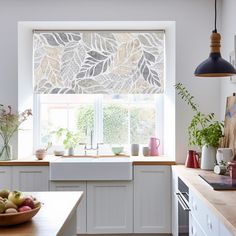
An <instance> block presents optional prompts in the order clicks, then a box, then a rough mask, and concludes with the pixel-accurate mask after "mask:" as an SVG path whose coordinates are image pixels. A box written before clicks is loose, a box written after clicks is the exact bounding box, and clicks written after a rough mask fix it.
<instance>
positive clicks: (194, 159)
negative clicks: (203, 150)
mask: <svg viewBox="0 0 236 236" xmlns="http://www.w3.org/2000/svg"><path fill="white" fill-rule="evenodd" d="M198 161H199V155H198V153H197V152H196V151H194V150H188V154H187V159H186V161H185V166H186V167H188V168H199V163H198Z"/></svg>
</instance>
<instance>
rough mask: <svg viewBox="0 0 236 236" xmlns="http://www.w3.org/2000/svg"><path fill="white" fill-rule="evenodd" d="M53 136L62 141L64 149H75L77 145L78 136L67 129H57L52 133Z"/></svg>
mask: <svg viewBox="0 0 236 236" xmlns="http://www.w3.org/2000/svg"><path fill="white" fill-rule="evenodd" d="M53 134H55V135H56V137H57V138H58V139H62V142H63V146H64V148H65V149H69V148H76V146H77V145H78V144H79V134H78V133H73V132H72V131H69V130H68V129H65V128H59V129H58V130H56V131H54V132H53Z"/></svg>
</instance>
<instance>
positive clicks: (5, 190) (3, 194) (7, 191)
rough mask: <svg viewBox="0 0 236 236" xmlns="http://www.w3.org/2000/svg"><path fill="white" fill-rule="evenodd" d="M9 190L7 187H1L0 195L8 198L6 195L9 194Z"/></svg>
mask: <svg viewBox="0 0 236 236" xmlns="http://www.w3.org/2000/svg"><path fill="white" fill-rule="evenodd" d="M9 193H10V191H9V190H8V189H2V190H1V191H0V197H2V198H8V195H9Z"/></svg>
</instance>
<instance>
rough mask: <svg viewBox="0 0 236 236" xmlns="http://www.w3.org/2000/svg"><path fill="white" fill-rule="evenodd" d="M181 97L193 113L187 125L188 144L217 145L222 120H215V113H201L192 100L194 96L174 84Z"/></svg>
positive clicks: (182, 87) (220, 135)
mask: <svg viewBox="0 0 236 236" xmlns="http://www.w3.org/2000/svg"><path fill="white" fill-rule="evenodd" d="M175 88H176V90H177V92H178V94H179V95H180V96H181V98H182V99H183V100H184V101H185V102H186V103H187V104H188V105H189V106H190V107H191V108H192V110H193V112H194V113H195V114H194V116H193V118H192V120H191V122H190V124H189V126H188V135H189V145H197V146H199V147H202V146H203V145H204V144H206V145H207V146H213V147H218V145H219V139H220V138H221V137H222V128H223V127H224V125H223V122H219V121H216V120H215V119H214V118H215V114H214V113H210V114H207V115H205V114H203V113H201V112H200V111H199V110H198V107H199V106H198V105H197V104H196V103H195V102H194V97H193V96H192V95H191V94H190V93H189V92H188V90H187V89H186V88H185V87H184V86H183V85H182V84H181V83H178V84H176V85H175Z"/></svg>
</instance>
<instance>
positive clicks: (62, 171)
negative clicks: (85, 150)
mask: <svg viewBox="0 0 236 236" xmlns="http://www.w3.org/2000/svg"><path fill="white" fill-rule="evenodd" d="M132 169H133V168H132V161H131V160H130V158H129V157H124V158H120V157H119V158H115V157H114V158H90V157H89V158H86V157H83V158H69V157H68V158H60V159H57V160H55V161H51V162H50V180H52V181H59V180H132Z"/></svg>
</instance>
